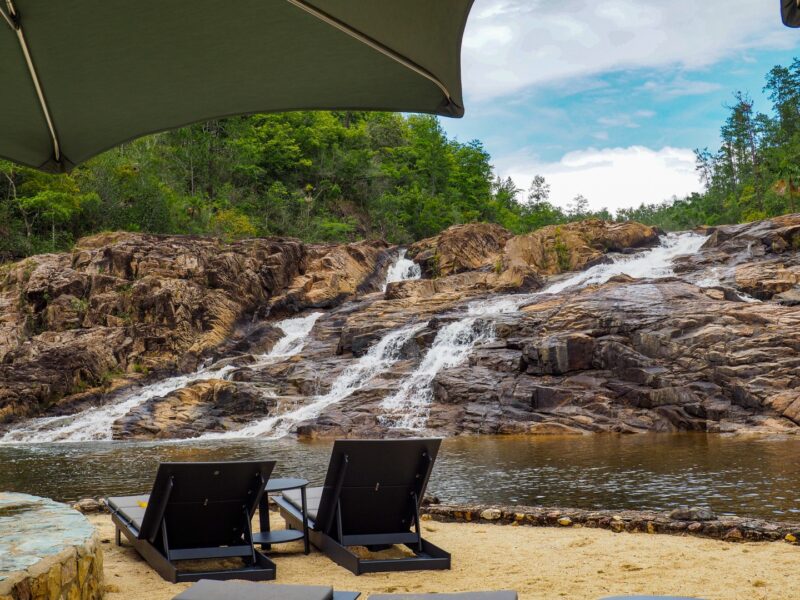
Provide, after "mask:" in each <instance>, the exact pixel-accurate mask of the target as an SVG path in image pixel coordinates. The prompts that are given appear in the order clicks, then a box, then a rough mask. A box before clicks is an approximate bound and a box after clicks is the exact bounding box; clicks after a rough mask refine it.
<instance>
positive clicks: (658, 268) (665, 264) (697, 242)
mask: <svg viewBox="0 0 800 600" xmlns="http://www.w3.org/2000/svg"><path fill="white" fill-rule="evenodd" d="M706 239H707V238H706V237H705V236H703V235H699V234H697V233H668V234H667V235H666V236H664V237H663V238H661V243H660V244H659V245H658V246H656V247H655V248H652V249H650V250H645V251H642V252H639V253H637V254H632V255H616V256H614V257H613V258H612V260H613V262H611V263H609V264H605V265H595V266H594V267H592V268H590V269H587V270H586V271H581V272H580V273H575V274H574V275H572V276H571V277H568V278H566V279H564V280H562V281H557V282H556V283H553V284H552V285H549V286H548V287H547V288H545V290H544V292H545V293H548V294H557V293H559V292H562V291H564V290H566V289H570V288H583V287H586V286H587V285H593V284H600V283H605V282H606V281H608V280H609V279H611V278H612V277H614V276H616V275H629V276H631V277H635V278H658V277H670V276H672V275H674V274H675V272H674V271H673V269H672V261H673V259H675V258H676V257H678V256H683V255H686V254H695V253H696V252H697V251H698V250H700V247H701V246H702V245H703V244H704V243H705V241H706Z"/></svg>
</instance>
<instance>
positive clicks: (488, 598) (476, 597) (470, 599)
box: [369, 590, 517, 600]
mask: <svg viewBox="0 0 800 600" xmlns="http://www.w3.org/2000/svg"><path fill="white" fill-rule="evenodd" d="M369 597H370V600H436V599H438V598H441V600H517V592H511V591H508V590H504V591H502V592H463V593H461V594H370V596H369Z"/></svg>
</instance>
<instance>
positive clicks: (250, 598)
mask: <svg viewBox="0 0 800 600" xmlns="http://www.w3.org/2000/svg"><path fill="white" fill-rule="evenodd" d="M332 599H333V588H330V587H326V586H323V585H279V584H275V583H251V582H246V581H213V580H211V579H201V580H200V581H198V582H197V583H195V584H194V585H193V586H192V587H190V588H189V589H188V590H186V591H184V592H181V593H180V594H178V595H177V596H175V597H174V598H173V600H332Z"/></svg>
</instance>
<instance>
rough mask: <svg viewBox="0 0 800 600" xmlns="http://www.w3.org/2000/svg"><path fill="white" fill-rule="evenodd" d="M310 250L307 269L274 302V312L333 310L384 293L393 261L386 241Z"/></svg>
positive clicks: (324, 246)
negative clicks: (355, 299) (361, 297)
mask: <svg viewBox="0 0 800 600" xmlns="http://www.w3.org/2000/svg"><path fill="white" fill-rule="evenodd" d="M307 249H308V257H307V261H306V267H305V269H303V271H302V272H301V273H300V274H298V275H297V276H296V277H294V278H293V279H292V281H291V282H290V284H289V286H288V289H287V290H286V292H285V293H284V294H282V295H281V296H280V297H278V298H275V299H274V300H273V301H272V302H271V303H270V307H271V310H272V311H273V312H297V311H299V310H303V309H305V308H330V307H332V306H335V305H336V304H338V303H340V302H341V301H342V300H344V299H346V298H349V297H351V296H353V295H355V294H365V293H370V292H377V291H380V290H381V288H382V286H383V280H384V278H385V274H386V270H387V269H388V268H389V265H390V263H391V258H392V255H391V252H390V251H389V250H390V247H389V245H388V244H387V243H386V242H384V241H382V240H375V241H366V242H357V243H353V244H342V245H334V244H324V245H312V246H308V247H307Z"/></svg>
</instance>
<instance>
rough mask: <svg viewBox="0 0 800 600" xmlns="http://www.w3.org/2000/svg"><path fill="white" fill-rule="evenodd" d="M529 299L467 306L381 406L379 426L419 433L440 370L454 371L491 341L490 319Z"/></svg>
mask: <svg viewBox="0 0 800 600" xmlns="http://www.w3.org/2000/svg"><path fill="white" fill-rule="evenodd" d="M529 298H530V297H529V296H504V297H501V298H498V299H496V300H493V301H492V302H489V303H480V302H473V303H471V304H469V306H468V309H467V315H466V316H465V317H464V318H463V319H459V320H458V321H454V322H452V323H449V324H448V325H445V326H444V327H442V329H441V330H440V331H439V332H438V333H437V334H436V339H435V340H434V341H433V344H432V345H431V348H430V350H428V353H427V354H426V355H425V358H424V359H423V360H422V362H421V363H420V365H419V366H418V367H417V369H416V370H415V371H414V372H413V373H412V374H411V375H409V376H408V377H406V378H405V379H404V380H403V381H402V382H401V384H400V388H399V389H398V390H397V392H395V393H394V394H393V395H392V396H390V397H388V398H386V399H385V400H384V401H383V402H382V403H381V408H382V409H383V411H384V413H383V414H382V415H381V416H380V417H379V419H380V421H381V423H382V424H383V425H386V426H387V427H390V428H397V429H422V428H424V427H425V423H426V422H427V420H428V412H429V409H430V404H431V402H432V401H433V391H432V390H431V383H432V382H433V378H434V377H436V374H437V373H439V371H441V370H442V369H447V368H451V367H455V366H457V365H459V364H461V363H462V362H463V361H465V360H466V359H467V357H468V356H469V354H470V353H471V352H472V349H473V348H474V347H475V346H476V345H477V344H482V343H485V342H489V341H491V340H492V339H493V338H494V325H493V322H492V318H493V317H496V316H498V315H501V314H504V313H511V312H516V311H517V310H519V307H520V306H521V305H522V304H523V303H524V302H525V301H527V300H528V299H529Z"/></svg>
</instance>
